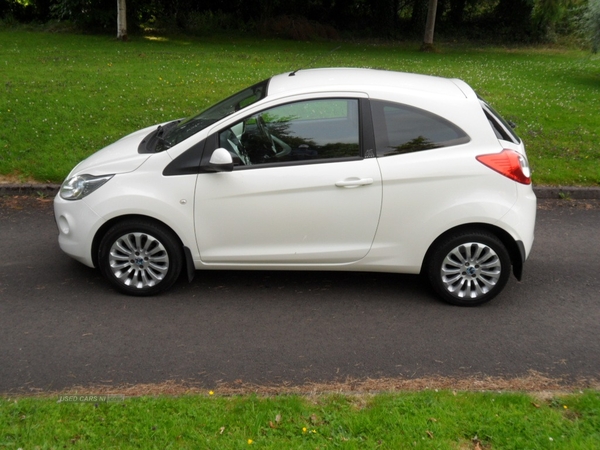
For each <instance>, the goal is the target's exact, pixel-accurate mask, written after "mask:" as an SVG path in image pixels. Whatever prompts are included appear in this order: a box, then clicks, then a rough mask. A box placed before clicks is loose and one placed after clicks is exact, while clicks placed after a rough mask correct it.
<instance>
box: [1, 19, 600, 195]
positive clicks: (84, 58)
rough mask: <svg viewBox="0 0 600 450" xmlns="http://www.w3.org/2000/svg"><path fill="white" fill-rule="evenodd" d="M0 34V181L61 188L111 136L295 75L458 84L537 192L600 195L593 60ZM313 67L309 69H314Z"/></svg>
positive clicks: (518, 52)
mask: <svg viewBox="0 0 600 450" xmlns="http://www.w3.org/2000/svg"><path fill="white" fill-rule="evenodd" d="M338 45H340V43H339V42H335V43H328V42H313V43H307V42H293V41H278V40H260V39H258V38H249V37H248V38H245V37H221V38H205V39H197V38H181V37H180V38H150V37H143V36H138V37H133V39H132V40H131V41H130V42H128V43H121V42H117V41H116V40H114V39H113V38H112V37H107V36H90V35H74V34H66V33H64V34H62V33H57V34H52V33H43V32H34V31H24V30H18V29H17V30H6V29H5V30H0V83H1V84H0V175H11V176H17V177H20V178H22V179H25V178H33V179H36V180H38V181H50V182H60V181H62V179H63V178H64V177H65V176H66V174H67V173H68V172H69V171H70V169H71V168H72V167H73V166H74V165H75V164H76V163H77V162H79V161H80V160H81V159H83V158H85V157H86V156H88V155H90V154H91V153H93V152H94V151H96V150H98V149H100V148H102V147H103V146H105V145H107V144H109V143H110V142H112V141H114V140H116V139H118V138H119V137H121V136H123V135H125V134H128V133H130V132H132V131H134V130H136V129H139V128H142V127H145V126H149V125H152V124H155V123H158V122H161V121H165V120H169V119H173V118H178V117H184V116H189V115H191V114H193V113H195V112H198V111H199V110H202V109H203V108H205V107H207V106H209V105H210V104H211V103H213V102H215V101H217V100H219V99H221V98H223V97H224V96H226V95H229V94H231V93H233V92H235V91H237V90H238V89H241V88H242V87H245V86H247V85H249V84H251V83H254V82H257V81H260V80H262V79H265V78H268V77H269V76H271V75H273V74H276V73H280V72H284V71H288V70H293V69H297V68H299V67H310V66H312V65H314V66H318V67H325V66H360V67H375V68H384V69H391V70H400V71H409V72H418V73H425V74H433V75H441V76H445V77H457V78H461V79H464V80H465V81H466V82H468V83H469V84H470V85H471V86H473V87H474V88H475V89H476V90H477V91H478V93H479V94H480V95H482V96H483V97H485V98H486V99H487V100H488V101H489V102H490V103H492V104H493V105H494V106H495V107H496V109H498V110H499V111H500V112H501V113H502V114H503V115H504V116H505V117H506V118H507V119H510V120H513V121H514V122H516V123H517V124H518V128H517V132H518V133H519V134H520V135H521V137H522V138H523V139H524V141H525V143H526V145H527V150H528V155H529V158H530V162H531V165H532V167H533V170H534V175H533V176H534V181H535V182H536V183H537V184H565V185H600V57H598V56H594V55H591V54H589V53H586V52H583V51H578V50H569V49H547V48H517V49H506V48H490V47H486V48H478V47H475V46H468V45H451V44H445V45H444V44H441V45H440V48H441V52H440V53H435V54H431V53H421V52H418V51H417V48H418V44H417V43H401V44H373V43H341V48H340V49H339V50H337V51H336V52H333V53H330V52H329V51H330V50H331V49H332V48H334V47H336V46H338ZM317 58H320V59H318V60H317V61H316V62H315V63H313V61H314V60H315V59H317Z"/></svg>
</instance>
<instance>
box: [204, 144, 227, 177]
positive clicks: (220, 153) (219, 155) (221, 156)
mask: <svg viewBox="0 0 600 450" xmlns="http://www.w3.org/2000/svg"><path fill="white" fill-rule="evenodd" d="M206 169H207V171H209V172H231V171H232V170H233V158H232V157H231V153H229V151H228V150H226V149H224V148H218V149H216V150H215V151H214V152H213V153H212V155H211V156H210V160H209V161H208V166H207V167H206Z"/></svg>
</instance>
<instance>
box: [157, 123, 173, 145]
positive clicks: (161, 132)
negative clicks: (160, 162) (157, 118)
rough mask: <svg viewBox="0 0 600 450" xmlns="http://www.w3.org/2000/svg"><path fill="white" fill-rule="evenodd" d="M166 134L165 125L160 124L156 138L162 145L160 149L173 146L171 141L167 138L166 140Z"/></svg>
mask: <svg viewBox="0 0 600 450" xmlns="http://www.w3.org/2000/svg"><path fill="white" fill-rule="evenodd" d="M164 134H165V127H163V126H162V125H159V126H158V128H157V129H156V139H157V141H158V143H159V144H160V146H161V148H160V150H166V149H168V148H170V147H171V144H170V143H169V142H167V140H165V138H164ZM157 147H158V146H157ZM157 150H158V149H157Z"/></svg>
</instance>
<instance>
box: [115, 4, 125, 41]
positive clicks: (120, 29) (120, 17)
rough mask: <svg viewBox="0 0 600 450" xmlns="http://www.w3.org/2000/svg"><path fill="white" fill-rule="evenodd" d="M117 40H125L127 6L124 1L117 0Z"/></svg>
mask: <svg viewBox="0 0 600 450" xmlns="http://www.w3.org/2000/svg"><path fill="white" fill-rule="evenodd" d="M117 39H119V40H120V41H126V40H127V5H126V0H117Z"/></svg>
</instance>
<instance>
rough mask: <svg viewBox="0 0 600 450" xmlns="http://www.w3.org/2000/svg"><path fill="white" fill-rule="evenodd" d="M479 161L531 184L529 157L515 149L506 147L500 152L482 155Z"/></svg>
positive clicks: (510, 176)
mask: <svg viewBox="0 0 600 450" xmlns="http://www.w3.org/2000/svg"><path fill="white" fill-rule="evenodd" d="M477 161H479V162H480V163H482V164H484V165H486V166H488V167H489V168H490V169H492V170H495V171H496V172H498V173H500V174H502V175H504V176H505V177H508V178H510V179H511V180H514V181H517V182H519V183H522V184H531V170H530V169H529V163H528V162H527V158H526V157H525V156H523V155H521V154H520V153H518V152H515V151H514V150H508V149H504V150H502V151H501V152H500V153H492V154H488V155H480V156H478V157H477Z"/></svg>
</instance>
